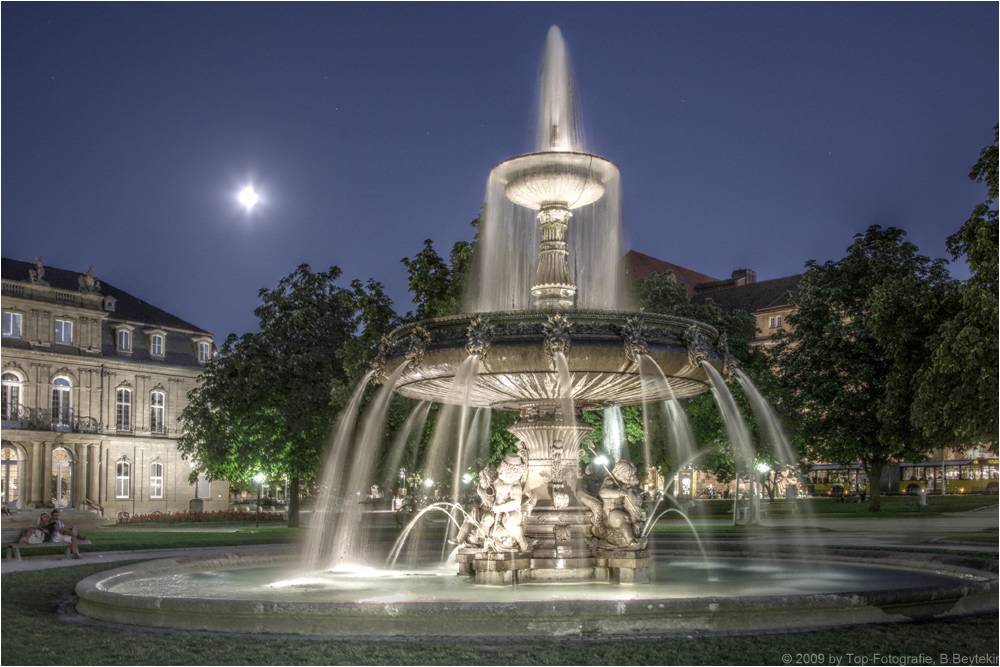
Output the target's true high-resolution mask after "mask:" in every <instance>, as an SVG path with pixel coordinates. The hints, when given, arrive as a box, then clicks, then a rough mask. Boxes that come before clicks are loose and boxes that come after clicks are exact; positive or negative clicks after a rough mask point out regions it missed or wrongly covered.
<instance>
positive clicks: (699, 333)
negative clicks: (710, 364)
mask: <svg viewBox="0 0 1000 667" xmlns="http://www.w3.org/2000/svg"><path fill="white" fill-rule="evenodd" d="M684 345H686V346H687V350H688V363H690V364H691V365H692V366H698V365H700V364H701V362H702V361H706V360H707V359H709V358H710V357H711V354H712V346H711V343H709V340H708V336H706V335H705V332H704V331H703V330H702V328H701V327H699V326H698V325H697V324H692V325H691V326H689V327H688V328H687V329H686V330H685V331H684Z"/></svg>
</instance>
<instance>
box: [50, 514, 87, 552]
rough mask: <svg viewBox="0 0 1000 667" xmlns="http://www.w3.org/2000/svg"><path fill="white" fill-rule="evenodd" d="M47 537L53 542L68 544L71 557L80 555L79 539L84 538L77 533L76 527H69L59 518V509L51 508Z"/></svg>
mask: <svg viewBox="0 0 1000 667" xmlns="http://www.w3.org/2000/svg"><path fill="white" fill-rule="evenodd" d="M49 539H50V540H51V541H52V542H53V543H54V544H68V545H69V552H70V554H71V555H72V557H73V558H79V557H80V541H81V540H83V539H84V538H83V537H82V536H81V535H79V534H78V533H77V530H76V528H70V527H69V526H67V525H66V524H65V523H63V522H62V519H60V518H59V510H52V520H51V521H50V522H49Z"/></svg>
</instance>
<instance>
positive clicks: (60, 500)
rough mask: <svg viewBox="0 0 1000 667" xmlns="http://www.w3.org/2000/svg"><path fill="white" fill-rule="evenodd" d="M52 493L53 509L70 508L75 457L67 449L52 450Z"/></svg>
mask: <svg viewBox="0 0 1000 667" xmlns="http://www.w3.org/2000/svg"><path fill="white" fill-rule="evenodd" d="M50 491H51V495H52V506H53V507H69V506H70V504H71V501H72V493H73V455H72V454H70V452H69V450H68V449H66V448H65V447H56V448H55V449H53V450H52V470H51V484H50Z"/></svg>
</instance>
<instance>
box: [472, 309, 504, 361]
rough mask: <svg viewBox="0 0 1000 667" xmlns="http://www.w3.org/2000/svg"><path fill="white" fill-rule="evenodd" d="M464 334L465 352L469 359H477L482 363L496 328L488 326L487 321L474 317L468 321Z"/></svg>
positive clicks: (481, 317) (477, 316)
mask: <svg viewBox="0 0 1000 667" xmlns="http://www.w3.org/2000/svg"><path fill="white" fill-rule="evenodd" d="M465 334H466V343H465V351H466V352H467V353H468V355H469V356H470V357H479V360H480V361H484V360H485V359H486V355H487V354H489V351H490V344H491V343H492V342H493V336H494V335H495V334H496V328H495V327H494V326H493V325H492V324H490V321H489V319H487V318H485V317H483V316H481V315H476V316H475V317H473V318H472V319H471V320H470V321H469V326H468V328H467V329H466V331H465Z"/></svg>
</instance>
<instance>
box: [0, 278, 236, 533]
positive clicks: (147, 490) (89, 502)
mask: <svg viewBox="0 0 1000 667" xmlns="http://www.w3.org/2000/svg"><path fill="white" fill-rule="evenodd" d="M2 309H3V338H2V366H3V368H2V371H3V387H2V389H3V405H2V440H3V448H2V493H3V502H4V504H5V505H8V506H10V505H14V506H16V507H19V508H28V507H74V508H80V509H93V510H96V511H98V512H100V513H101V514H102V515H104V516H106V517H107V516H116V515H118V514H119V513H122V512H127V513H129V514H145V513H150V512H156V511H159V512H175V511H183V510H188V509H192V508H193V509H203V510H206V511H209V510H216V509H224V508H226V507H228V504H229V500H228V497H229V490H228V486H227V485H226V484H225V483H224V482H212V481H208V480H205V479H200V480H199V481H198V482H196V483H194V484H192V483H190V482H189V478H190V475H191V471H192V466H191V465H190V463H189V462H188V461H185V460H184V459H182V458H181V456H180V453H179V452H178V450H177V438H178V437H179V435H180V425H179V416H180V414H181V411H182V410H183V409H184V407H185V405H186V404H187V394H188V392H189V391H190V390H191V389H193V388H194V387H195V385H196V384H197V382H198V377H199V375H200V373H201V369H202V368H203V366H204V364H205V363H207V362H208V361H209V360H210V359H211V358H212V356H213V355H214V351H215V348H214V344H213V340H212V335H211V334H210V333H209V332H208V331H205V330H204V329H201V328H199V327H197V326H195V325H193V324H191V323H189V322H185V321H184V320H182V319H180V318H179V317H176V316H175V315H172V314H170V313H168V312H166V311H164V310H161V309H159V308H157V307H155V306H153V305H151V304H149V303H147V302H145V301H143V300H141V299H139V298H137V297H135V296H133V295H131V294H129V293H127V292H124V291H123V290H120V289H118V288H116V287H114V286H112V285H109V284H107V283H102V281H99V280H98V279H97V278H96V277H95V276H94V275H93V272H92V271H88V272H87V273H79V272H76V271H67V270H64V269H58V268H55V267H49V266H45V265H43V264H42V262H41V261H40V260H36V261H35V262H34V263H29V262H23V261H18V260H13V259H7V258H4V259H3V303H2Z"/></svg>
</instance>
